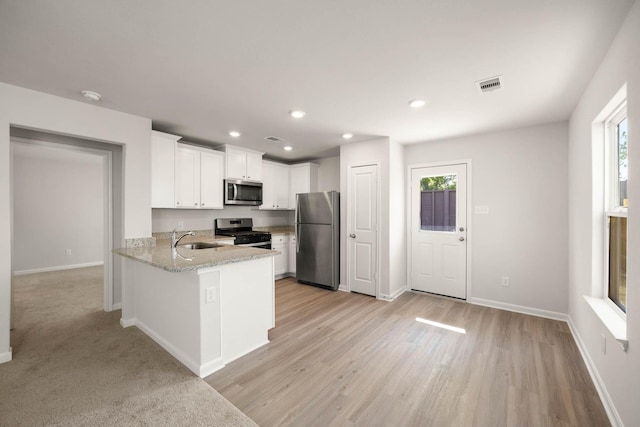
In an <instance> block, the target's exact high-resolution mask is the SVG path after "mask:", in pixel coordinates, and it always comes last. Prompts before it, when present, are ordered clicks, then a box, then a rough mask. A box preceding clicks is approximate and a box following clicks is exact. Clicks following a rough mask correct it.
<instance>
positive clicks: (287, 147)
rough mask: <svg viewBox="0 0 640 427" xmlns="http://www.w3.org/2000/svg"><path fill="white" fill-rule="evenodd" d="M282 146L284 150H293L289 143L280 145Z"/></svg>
mask: <svg viewBox="0 0 640 427" xmlns="http://www.w3.org/2000/svg"><path fill="white" fill-rule="evenodd" d="M282 148H284V151H291V150H293V147H292V146H290V145H285V146H284V147H282Z"/></svg>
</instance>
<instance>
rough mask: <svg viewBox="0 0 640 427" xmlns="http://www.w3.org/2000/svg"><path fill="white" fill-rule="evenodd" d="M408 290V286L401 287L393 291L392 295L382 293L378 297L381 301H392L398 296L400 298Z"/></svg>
mask: <svg viewBox="0 0 640 427" xmlns="http://www.w3.org/2000/svg"><path fill="white" fill-rule="evenodd" d="M406 291H407V288H406V287H405V288H401V289H398V290H397V291H395V292H394V293H392V294H391V295H387V294H380V295H379V296H378V298H377V299H379V300H380V301H387V302H391V301H393V300H395V299H396V298H398V297H399V296H400V295H402V294H404V293H405V292H406Z"/></svg>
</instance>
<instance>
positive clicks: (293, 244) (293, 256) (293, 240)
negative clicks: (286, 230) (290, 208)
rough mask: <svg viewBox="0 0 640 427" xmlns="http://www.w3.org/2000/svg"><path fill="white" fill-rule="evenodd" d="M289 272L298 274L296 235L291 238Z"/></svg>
mask: <svg viewBox="0 0 640 427" xmlns="http://www.w3.org/2000/svg"><path fill="white" fill-rule="evenodd" d="M289 273H291V274H292V275H294V276H295V275H296V236H291V237H290V239H289Z"/></svg>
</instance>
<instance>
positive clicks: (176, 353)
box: [135, 319, 215, 376]
mask: <svg viewBox="0 0 640 427" xmlns="http://www.w3.org/2000/svg"><path fill="white" fill-rule="evenodd" d="M135 326H136V327H137V328H138V329H140V330H141V331H142V332H144V333H145V334H146V335H147V336H148V337H149V338H151V339H152V340H154V341H155V342H157V343H158V344H160V347H162V348H164V349H165V350H166V351H167V352H168V353H169V354H170V355H172V356H173V357H175V358H176V359H178V361H179V362H180V363H182V364H183V365H184V366H186V367H187V368H189V370H190V371H191V372H193V373H194V374H196V375H198V376H200V370H201V369H202V367H203V366H206V365H207V364H208V363H209V362H207V363H205V364H204V365H200V364H199V363H197V362H196V361H194V360H193V359H191V358H190V357H189V356H187V355H186V354H184V353H183V352H182V351H181V350H180V349H178V348H177V347H176V346H174V345H173V344H171V343H170V342H169V341H167V340H166V339H165V338H164V337H162V336H161V335H160V334H158V333H157V332H156V331H154V330H153V329H151V328H150V327H148V326H147V325H145V324H144V323H142V322H141V321H139V320H138V319H136V321H135ZM214 361H215V359H214Z"/></svg>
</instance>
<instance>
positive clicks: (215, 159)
mask: <svg viewBox="0 0 640 427" xmlns="http://www.w3.org/2000/svg"><path fill="white" fill-rule="evenodd" d="M175 168H176V172H175V173H176V179H175V188H176V201H175V207H176V208H183V209H222V208H223V207H224V206H223V197H222V189H223V173H222V171H223V168H224V154H223V153H221V152H218V151H214V150H208V149H205V148H199V147H194V146H190V145H184V144H178V147H177V148H176V165H175Z"/></svg>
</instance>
